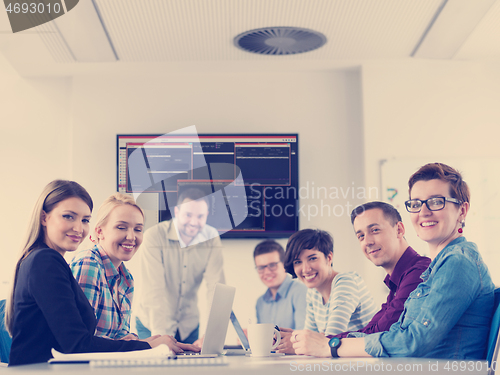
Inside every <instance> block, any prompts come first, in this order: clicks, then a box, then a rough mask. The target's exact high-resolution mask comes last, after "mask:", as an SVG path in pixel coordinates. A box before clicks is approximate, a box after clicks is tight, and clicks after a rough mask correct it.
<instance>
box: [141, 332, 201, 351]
mask: <svg viewBox="0 0 500 375" xmlns="http://www.w3.org/2000/svg"><path fill="white" fill-rule="evenodd" d="M160 344H165V345H167V346H168V347H169V348H170V350H172V351H173V352H175V353H183V352H184V350H192V351H193V352H199V351H201V348H200V347H199V346H197V345H194V344H183V343H181V342H177V340H176V339H174V338H173V337H172V336H169V335H163V336H159V337H156V336H154V338H152V340H151V341H149V345H151V347H152V348H155V347H157V346H158V345H160Z"/></svg>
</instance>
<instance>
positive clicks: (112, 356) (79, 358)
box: [49, 344, 228, 367]
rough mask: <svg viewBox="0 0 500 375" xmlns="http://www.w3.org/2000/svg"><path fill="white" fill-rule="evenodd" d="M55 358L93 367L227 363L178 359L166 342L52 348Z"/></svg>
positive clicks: (54, 360) (221, 359)
mask: <svg viewBox="0 0 500 375" xmlns="http://www.w3.org/2000/svg"><path fill="white" fill-rule="evenodd" d="M52 356H53V357H54V358H52V359H50V360H49V363H51V364H69V363H88V364H89V365H90V366H91V367H123V366H127V367H130V366H210V365H219V366H220V365H227V364H228V361H227V358H225V357H218V358H193V359H191V360H189V361H178V360H177V356H176V355H175V353H173V352H172V351H171V350H170V348H169V347H168V346H166V345H164V344H162V345H159V346H157V347H156V348H153V349H145V350H134V351H130V352H101V353H72V354H64V353H60V352H58V351H57V350H55V349H52Z"/></svg>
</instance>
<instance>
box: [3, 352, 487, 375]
mask: <svg viewBox="0 0 500 375" xmlns="http://www.w3.org/2000/svg"><path fill="white" fill-rule="evenodd" d="M226 358H227V364H226V365H203V366H200V365H198V366H186V365H182V366H130V367H91V366H90V365H88V364H48V363H43V364H34V365H26V366H16V367H9V368H5V367H3V368H1V367H0V373H5V374H7V373H12V374H16V375H22V374H39V373H54V374H61V375H62V374H69V375H84V374H85V375H88V374H89V373H90V374H106V375H114V374H117V375H118V374H120V375H126V374H151V375H154V374H165V373H168V372H170V373H173V374H186V375H188V374H197V375H199V374H200V373H201V374H203V375H205V374H207V375H212V374H213V375H215V374H216V375H224V374H259V375H267V374H272V375H281V374H290V373H309V374H310V373H321V372H330V373H341V374H343V373H345V374H347V373H355V374H380V373H393V374H420V375H422V374H436V375H441V374H463V375H465V374H477V375H486V374H487V373H488V365H487V363H486V361H484V360H483V361H453V360H435V359H428V358H425V359H424V358H338V359H328V358H314V357H304V356H282V357H266V358H253V357H248V356H228V357H226ZM177 361H183V362H185V361H189V359H177Z"/></svg>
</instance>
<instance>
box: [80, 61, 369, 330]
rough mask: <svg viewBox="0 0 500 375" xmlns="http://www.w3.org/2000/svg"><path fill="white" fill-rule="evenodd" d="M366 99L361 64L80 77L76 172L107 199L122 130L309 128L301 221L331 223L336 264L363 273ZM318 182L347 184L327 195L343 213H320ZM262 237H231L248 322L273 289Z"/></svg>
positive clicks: (230, 271) (231, 262)
mask: <svg viewBox="0 0 500 375" xmlns="http://www.w3.org/2000/svg"><path fill="white" fill-rule="evenodd" d="M361 104H362V103H361V85H360V74H359V70H343V71H330V72H327V71H324V72H314V73H305V72H287V73H212V74H210V73H193V74H171V75H165V76H162V77H148V76H142V77H137V76H134V77H126V78H125V77H109V76H107V77H76V78H75V79H74V82H73V109H72V114H71V117H72V122H73V124H74V131H73V153H72V159H73V177H74V178H76V179H77V180H79V181H81V182H82V183H83V185H84V186H85V187H86V188H87V189H88V190H89V192H90V194H91V195H92V197H93V198H94V200H95V203H96V205H97V206H98V205H99V204H100V202H102V201H103V200H104V199H105V198H106V197H107V196H108V195H109V194H111V193H112V192H114V191H115V189H116V156H115V152H116V145H115V144H116V134H118V133H146V134H147V133H153V134H154V133H160V134H163V133H167V132H170V131H174V130H178V129H181V128H183V127H186V126H191V125H196V126H197V130H198V132H199V133H223V132H229V133H230V132H236V133H237V132H241V133H244V132H256V133H258V132H263V133H279V132H296V133H299V140H300V145H299V147H300V149H299V153H300V156H299V158H300V165H299V169H300V185H301V186H302V187H304V189H303V190H302V194H301V195H302V196H303V197H305V198H306V199H303V200H302V201H301V204H304V205H306V207H305V210H304V212H305V216H302V217H301V218H300V220H301V224H300V225H301V228H307V227H317V228H321V229H325V230H328V231H330V232H331V233H332V235H333V236H334V240H335V256H334V261H335V264H336V268H337V269H339V270H341V271H344V270H353V269H357V270H359V271H360V273H361V274H363V273H364V269H363V267H362V266H360V264H361V265H362V264H365V263H364V262H368V261H366V260H363V259H361V258H362V255H361V253H360V251H359V248H358V245H357V243H356V241H355V237H354V234H353V233H352V228H351V224H350V221H349V218H348V214H349V212H348V211H350V210H351V209H352V208H353V206H354V205H356V204H358V203H360V202H361V201H363V199H358V198H357V197H356V195H357V194H358V192H359V191H358V189H357V190H355V192H356V195H355V197H354V198H352V194H351V193H352V190H349V191H347V189H348V188H349V189H353V188H358V187H359V188H363V187H364V181H363V179H364V175H363V165H362V164H363V160H364V159H363V142H362V116H361V114H362V107H361ZM313 187H315V188H318V187H326V188H328V189H329V188H330V187H337V188H339V189H340V188H342V189H344V192H347V198H346V199H344V198H334V197H333V198H330V197H327V198H325V199H323V205H329V206H330V207H334V206H338V207H337V208H336V210H335V214H334V213H333V212H331V213H330V215H328V211H327V210H326V208H324V211H323V215H321V212H319V213H318V214H316V216H314V214H315V212H316V211H315V210H316V206H317V207H318V210H320V209H321V199H320V200H318V199H313V198H312V188H313ZM306 188H308V189H309V191H307V190H306ZM372 194H375V192H373V191H372ZM307 198H309V199H307ZM374 198H376V197H374ZM347 204H349V205H350V208H349V207H346V205H347ZM308 209H310V210H311V211H310V213H311V215H309V216H310V217H309V218H308V217H307V215H308ZM281 242H282V244H283V245H285V243H286V242H285V241H281ZM257 243H258V241H256V240H253V241H251V240H226V241H224V246H225V249H224V262H225V265H224V269H225V272H226V278H227V283H228V284H230V285H234V286H236V287H237V294H236V300H235V305H234V306H235V307H234V310H235V313H236V314H237V316H239V319H240V320H241V321H242V324H243V325H246V324H247V321H248V319H249V318H254V314H255V312H254V306H255V301H256V299H257V298H258V296H259V295H260V294H262V293H263V292H264V291H265V288H264V286H263V285H262V284H261V282H260V280H259V279H258V277H257V274H256V272H255V269H254V264H253V258H252V252H253V249H254V247H255V245H256V244H257ZM132 262H133V261H132ZM130 266H131V268H132V269H133V268H134V266H133V264H131V265H130ZM200 300H201V302H202V303H203V302H204V300H205V298H204V297H203V298H201V299H200Z"/></svg>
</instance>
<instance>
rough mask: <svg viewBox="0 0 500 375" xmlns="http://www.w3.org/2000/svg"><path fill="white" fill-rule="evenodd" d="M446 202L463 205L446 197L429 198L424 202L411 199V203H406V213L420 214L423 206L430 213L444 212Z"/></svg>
mask: <svg viewBox="0 0 500 375" xmlns="http://www.w3.org/2000/svg"><path fill="white" fill-rule="evenodd" d="M446 202H451V203H455V204H462V202H461V201H459V200H458V199H455V198H445V197H434V198H429V199H426V200H424V201H422V200H420V199H410V200H409V201H406V202H405V207H406V211H408V212H410V213H412V214H416V213H417V212H420V210H421V209H422V206H423V205H424V203H425V205H426V206H427V208H428V209H429V211H439V210H442V209H443V208H444V206H445V204H446Z"/></svg>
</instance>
